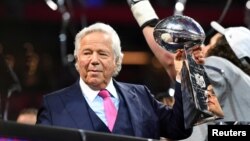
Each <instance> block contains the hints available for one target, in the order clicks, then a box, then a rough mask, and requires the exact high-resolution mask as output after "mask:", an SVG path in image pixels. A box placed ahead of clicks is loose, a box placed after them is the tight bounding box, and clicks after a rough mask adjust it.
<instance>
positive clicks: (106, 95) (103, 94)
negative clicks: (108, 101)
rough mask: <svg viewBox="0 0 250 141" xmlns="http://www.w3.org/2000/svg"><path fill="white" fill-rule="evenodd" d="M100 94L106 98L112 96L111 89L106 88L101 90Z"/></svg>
mask: <svg viewBox="0 0 250 141" xmlns="http://www.w3.org/2000/svg"><path fill="white" fill-rule="evenodd" d="M98 95H99V96H101V97H102V98H106V97H109V96H110V94H109V91H108V90H106V89H103V90H101V91H100V92H99V94H98Z"/></svg>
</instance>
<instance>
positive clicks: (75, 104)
mask: <svg viewBox="0 0 250 141" xmlns="http://www.w3.org/2000/svg"><path fill="white" fill-rule="evenodd" d="M61 98H62V100H63V102H64V103H65V108H66V110H67V111H68V112H69V115H70V116H71V118H72V119H69V120H73V121H74V123H75V126H76V127H77V128H78V129H84V130H93V125H92V122H91V119H90V115H89V112H88V109H87V102H86V100H85V98H84V96H83V94H82V91H81V89H80V85H79V81H77V82H76V83H75V84H74V85H73V86H72V87H71V89H70V90H69V92H68V93H67V94H66V95H65V96H62V97H61Z"/></svg>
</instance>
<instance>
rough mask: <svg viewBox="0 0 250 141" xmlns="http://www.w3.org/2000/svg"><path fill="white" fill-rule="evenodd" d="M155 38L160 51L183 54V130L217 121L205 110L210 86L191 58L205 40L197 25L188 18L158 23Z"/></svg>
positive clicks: (165, 20)
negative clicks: (179, 51) (207, 91)
mask: <svg viewBox="0 0 250 141" xmlns="http://www.w3.org/2000/svg"><path fill="white" fill-rule="evenodd" d="M154 38H155V41H156V42H157V43H158V44H159V45H160V47H162V48H164V49H166V50H168V51H170V52H172V53H176V52H177V51H178V50H183V51H184V54H185V55H184V59H183V66H182V70H181V89H182V101H183V111H184V122H185V127H186V128H189V127H192V126H195V125H198V124H202V123H205V122H208V121H211V120H215V119H217V116H216V115H214V114H213V113H212V112H210V111H209V110H208V105H207V95H206V90H207V87H208V86H209V85H210V82H209V79H208V77H207V74H206V72H205V69H204V66H203V65H201V64H197V63H196V62H195V60H194V59H193V57H192V51H193V50H194V49H195V48H197V47H199V46H200V45H201V44H202V43H203V42H204V40H205V33H204V30H203V29H202V27H201V26H200V25H199V23H198V22H196V21H195V20H194V19H192V18H190V17H188V16H182V15H175V16H170V17H168V18H166V19H163V20H161V21H159V22H158V23H157V25H156V26H155V29H154Z"/></svg>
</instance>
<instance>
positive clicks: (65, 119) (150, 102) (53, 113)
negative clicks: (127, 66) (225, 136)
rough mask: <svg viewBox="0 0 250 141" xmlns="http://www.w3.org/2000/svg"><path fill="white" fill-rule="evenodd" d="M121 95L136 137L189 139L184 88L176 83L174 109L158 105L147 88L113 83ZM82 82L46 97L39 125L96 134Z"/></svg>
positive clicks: (39, 114) (40, 111) (40, 112)
mask: <svg viewBox="0 0 250 141" xmlns="http://www.w3.org/2000/svg"><path fill="white" fill-rule="evenodd" d="M114 85H115V87H116V89H117V91H118V93H119V94H122V95H123V96H124V99H125V102H126V104H127V106H128V111H129V115H130V119H131V123H132V127H133V129H132V130H133V131H134V135H135V136H136V137H147V138H154V139H159V137H160V136H162V137H168V138H173V139H182V138H187V137H188V136H190V134H191V132H192V129H188V130H185V128H184V119H183V110H182V109H183V108H182V97H181V87H180V84H179V83H176V91H175V92H176V93H175V98H176V101H175V105H174V107H173V109H168V108H167V107H166V106H164V105H163V104H161V103H160V102H158V101H156V100H155V99H154V98H153V96H152V94H151V93H150V91H149V90H148V88H147V87H146V86H143V85H135V84H128V83H122V82H117V81H114ZM84 101H85V100H84V96H83V94H82V91H81V89H80V85H79V81H77V82H76V83H75V84H73V85H71V86H69V87H67V88H64V89H62V90H59V91H56V92H53V93H51V94H48V95H45V96H44V99H43V104H42V107H41V109H40V110H39V113H38V120H37V124H44V125H53V126H61V127H69V128H77V129H83V130H92V131H93V130H94V128H93V125H92V124H91V119H90V116H89V113H88V109H87V108H88V107H87V105H86V103H87V102H86V101H85V102H84Z"/></svg>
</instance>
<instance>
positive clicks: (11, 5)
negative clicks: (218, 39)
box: [0, 0, 250, 120]
mask: <svg viewBox="0 0 250 141" xmlns="http://www.w3.org/2000/svg"><path fill="white" fill-rule="evenodd" d="M229 2H231V4H230V5H229V6H228V10H227V12H226V14H225V15H224V16H223V15H222V13H223V10H224V9H225V7H226V4H227V3H229ZM246 2H247V0H231V1H229V0H189V1H187V2H186V6H185V10H184V15H187V16H190V17H192V18H194V19H195V20H196V21H197V22H199V23H200V24H201V25H202V27H203V28H204V30H205V32H206V34H207V40H206V41H205V43H207V42H208V39H209V38H210V37H211V36H212V35H213V34H214V32H213V31H212V30H211V27H210V22H211V21H213V20H214V21H218V20H219V22H221V24H222V25H223V26H224V27H229V26H249V25H250V23H249V21H248V20H249V17H250V15H247V12H246V8H245V4H246ZM151 3H152V5H153V6H154V8H155V10H156V12H157V14H158V15H159V17H160V18H165V17H168V16H171V15H173V13H174V10H175V9H174V5H175V3H176V1H174V0H154V1H153V0H151ZM63 6H65V8H66V9H65V10H66V11H67V12H69V14H70V19H69V20H68V21H65V20H62V12H60V11H58V10H57V11H53V10H52V9H50V8H49V7H48V6H47V4H46V2H45V0H1V1H0V49H1V50H2V51H1V52H2V53H1V54H2V55H3V56H4V57H5V58H6V59H9V60H12V62H13V63H14V65H13V70H14V72H15V73H16V75H17V77H18V79H19V81H20V85H21V87H22V89H21V90H20V91H15V92H13V93H12V94H11V96H10V98H9V99H8V102H9V104H10V107H9V108H8V114H9V116H8V119H9V120H15V119H16V116H17V114H18V113H19V112H20V110H21V109H23V108H27V107H35V108H39V106H40V103H41V97H42V95H44V94H46V93H48V92H51V91H54V90H57V89H60V88H63V87H65V86H68V85H70V84H72V83H73V82H75V80H76V79H78V75H77V73H76V71H75V69H74V64H73V63H74V62H71V61H69V62H68V61H66V62H65V61H64V62H63V60H62V56H66V55H71V54H72V53H73V50H74V44H73V42H74V36H75V34H76V33H77V32H78V31H79V30H80V29H81V28H83V27H84V26H86V25H89V24H92V23H94V22H97V21H100V22H105V23H108V24H110V25H111V26H112V27H114V29H115V30H116V31H117V32H118V34H119V36H120V38H121V42H122V47H123V51H126V52H135V51H139V52H144V53H147V54H148V60H147V62H146V63H144V64H133V62H132V63H131V62H130V63H126V64H124V65H123V69H122V71H121V72H120V74H119V76H118V77H117V78H116V79H117V80H119V81H125V82H131V83H140V84H145V85H147V86H148V87H149V88H150V89H151V91H152V92H153V93H154V94H157V93H160V92H163V91H166V90H167V89H168V88H169V86H170V84H169V78H168V76H167V75H166V74H165V72H164V70H163V69H162V67H161V66H160V65H159V64H158V62H157V61H156V60H155V58H154V57H153V55H152V53H151V51H150V50H149V47H148V46H147V44H146V42H145V40H144V37H143V35H142V33H141V29H140V28H139V26H138V25H137V23H136V21H135V19H134V18H133V16H132V13H131V11H130V9H129V6H128V5H127V2H126V0H65V1H64V5H63ZM248 13H249V11H248ZM60 33H64V35H66V37H67V39H66V40H65V41H62V42H60V40H59V34H60ZM125 56H126V54H125ZM132 58H133V60H137V59H138V58H136V56H133V57H132ZM64 59H65V58H64ZM8 79H10V78H8V77H6V75H5V74H0V80H1V82H3V83H4V82H6V81H8ZM2 87H4V88H6V87H5V86H2ZM1 94H2V95H5V93H4V92H2V93H1ZM2 99H3V100H4V96H2ZM2 111H3V108H2Z"/></svg>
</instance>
